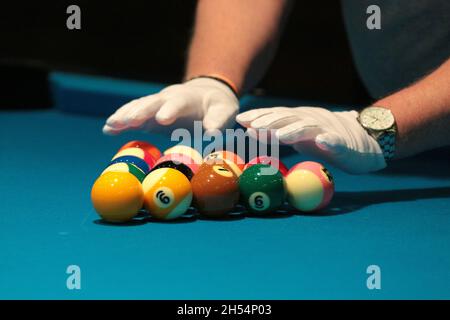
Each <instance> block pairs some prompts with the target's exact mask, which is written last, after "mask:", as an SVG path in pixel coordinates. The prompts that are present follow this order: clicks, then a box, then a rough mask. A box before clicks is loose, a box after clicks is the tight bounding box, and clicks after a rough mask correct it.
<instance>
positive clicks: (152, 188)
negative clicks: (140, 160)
mask: <svg viewBox="0 0 450 320" xmlns="http://www.w3.org/2000/svg"><path fill="white" fill-rule="evenodd" d="M142 187H143V189H144V207H145V208H146V209H147V210H148V212H149V213H150V215H151V216H152V217H154V218H156V219H160V220H171V219H175V218H177V217H179V216H181V215H182V214H184V213H185V212H186V211H187V210H188V209H189V207H190V205H191V202H192V187H191V183H190V182H189V180H188V179H187V178H186V176H185V175H184V174H182V173H181V172H180V171H178V170H175V169H172V168H160V169H156V170H154V171H152V172H150V173H149V174H148V175H147V177H145V179H144V181H143V182H142Z"/></svg>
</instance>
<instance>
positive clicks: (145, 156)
mask: <svg viewBox="0 0 450 320" xmlns="http://www.w3.org/2000/svg"><path fill="white" fill-rule="evenodd" d="M124 156H133V157H138V158H139V159H142V160H144V161H145V163H147V164H148V167H149V168H150V169H151V168H153V167H154V166H155V159H153V157H152V155H151V154H150V153H148V152H147V151H145V150H143V149H141V148H126V149H123V150H121V151H119V152H118V153H117V154H116V155H115V156H114V157H113V158H112V159H111V160H115V159H117V158H120V157H124Z"/></svg>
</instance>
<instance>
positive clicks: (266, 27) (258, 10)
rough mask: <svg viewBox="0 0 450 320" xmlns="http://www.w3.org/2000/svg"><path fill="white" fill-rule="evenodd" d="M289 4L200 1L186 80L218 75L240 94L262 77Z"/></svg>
mask: <svg viewBox="0 0 450 320" xmlns="http://www.w3.org/2000/svg"><path fill="white" fill-rule="evenodd" d="M288 3H289V0H199V2H198V7H197V14H196V23H195V31H194V35H193V38H192V42H191V46H190V49H189V57H188V63H187V69H186V75H185V78H191V77H194V76H197V75H202V74H221V75H223V76H225V77H227V78H228V79H230V80H231V81H232V82H234V84H235V85H236V87H237V88H238V90H239V91H244V90H246V89H248V88H251V87H252V86H254V85H255V84H256V82H257V81H258V80H259V79H260V78H261V77H262V75H263V74H264V72H265V71H266V68H267V66H268V65H269V62H270V60H271V58H272V56H273V54H274V51H275V49H276V46H277V44H278V39H279V34H280V29H281V28H280V25H281V24H282V22H283V21H284V19H283V18H284V17H285V16H286V14H287V12H288Z"/></svg>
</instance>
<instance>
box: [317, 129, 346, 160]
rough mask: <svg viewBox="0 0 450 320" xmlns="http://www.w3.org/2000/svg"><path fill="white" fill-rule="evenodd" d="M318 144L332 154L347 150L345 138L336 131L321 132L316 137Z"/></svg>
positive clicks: (321, 148)
mask: <svg viewBox="0 0 450 320" xmlns="http://www.w3.org/2000/svg"><path fill="white" fill-rule="evenodd" d="M315 143H316V146H317V147H318V148H319V149H320V150H323V151H325V152H328V153H330V154H332V155H338V154H340V153H343V152H345V151H346V150H347V145H346V143H345V140H344V139H343V138H342V137H341V136H338V135H337V134H335V133H331V132H326V133H322V134H319V135H318V136H317V137H316V139H315Z"/></svg>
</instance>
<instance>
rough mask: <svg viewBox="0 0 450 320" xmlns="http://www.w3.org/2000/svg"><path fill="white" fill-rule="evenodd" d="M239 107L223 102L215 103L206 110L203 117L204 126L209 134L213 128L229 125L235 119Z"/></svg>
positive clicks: (219, 128)
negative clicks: (234, 107) (231, 106)
mask: <svg viewBox="0 0 450 320" xmlns="http://www.w3.org/2000/svg"><path fill="white" fill-rule="evenodd" d="M237 111H238V110H237V108H236V109H233V108H230V107H229V106H227V105H224V104H222V103H214V104H212V105H211V106H210V107H209V109H208V110H207V111H206V114H205V117H204V118H203V127H204V128H205V130H206V133H207V134H208V132H209V131H212V130H217V129H218V130H221V129H223V128H225V127H227V126H228V125H229V123H230V122H231V121H233V119H234V117H235V116H236V113H237Z"/></svg>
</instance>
